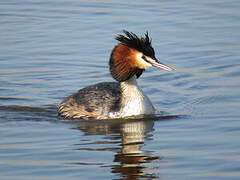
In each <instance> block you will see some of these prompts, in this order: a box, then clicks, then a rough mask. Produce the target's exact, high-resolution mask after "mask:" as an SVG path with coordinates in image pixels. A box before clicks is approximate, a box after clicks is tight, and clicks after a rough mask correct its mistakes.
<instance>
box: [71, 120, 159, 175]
mask: <svg viewBox="0 0 240 180" xmlns="http://www.w3.org/2000/svg"><path fill="white" fill-rule="evenodd" d="M153 125H154V121H153V120H146V119H145V120H128V121H120V122H119V121H118V122H116V121H115V122H91V123H82V124H78V126H77V127H75V128H74V129H78V130H81V131H83V132H84V133H85V134H86V135H93V134H94V135H103V134H105V135H106V136H107V137H105V138H104V139H108V140H110V142H109V141H102V142H99V141H98V142H93V143H87V145H88V148H78V150H90V151H92V150H97V151H106V150H110V151H116V154H115V156H114V162H118V163H119V164H117V165H116V164H114V165H110V167H111V168H112V172H113V173H116V174H118V175H120V176H121V177H122V179H131V180H134V179H140V178H141V179H142V178H143V179H145V178H147V179H148V178H151V179H155V178H156V179H157V178H158V176H157V175H156V173H154V172H153V169H157V168H158V167H153V165H154V164H155V165H156V164H157V163H151V164H150V165H149V164H148V165H147V164H146V163H150V162H153V161H156V160H159V157H158V156H153V155H151V154H153V153H152V152H151V151H145V150H142V147H143V146H144V144H145V141H148V140H150V139H151V137H152V134H151V132H152V131H154V129H153ZM110 143H111V144H114V143H115V144H117V145H118V146H117V147H116V146H114V148H113V147H112V148H109V146H108V148H105V147H104V148H102V145H104V144H105V145H106V144H110ZM91 144H101V148H96V146H95V148H94V149H91V147H90V146H91ZM81 145H82V144H81ZM85 145H86V144H85ZM119 146H120V147H119ZM104 167H106V166H105V165H104ZM107 167H109V166H108V165H107Z"/></svg>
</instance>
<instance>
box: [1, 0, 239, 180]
mask: <svg viewBox="0 0 240 180" xmlns="http://www.w3.org/2000/svg"><path fill="white" fill-rule="evenodd" d="M239 9H240V3H239V1H237V0H236V1H234V0H230V1H217V0H213V1H207V0H203V1H188V0H184V1H107V0H102V1H79V0H71V1H64V0H58V1H55V0H52V1H43V0H34V1H33V0H29V1H16V0H15V1H14V0H13V1H1V2H0V45H1V48H0V84H1V85H0V136H1V141H0V174H1V175H0V176H1V179H4V180H10V179H11V180H12V179H24V180H26V179H102V180H105V179H178V180H179V179H184V180H185V179H211V180H212V179H217V180H219V179H239V178H240V141H239V137H240V106H239V105H240V102H239V101H240V93H239V92H240V43H239V42H240V33H239V30H240V23H239V19H240V10H239ZM122 29H127V30H129V31H133V32H134V33H137V34H139V35H141V34H143V33H144V32H146V31H147V30H148V31H149V34H150V36H151V37H152V39H153V46H154V47H155V51H156V56H157V57H158V58H159V59H160V60H161V61H162V62H164V63H165V64H170V65H172V66H174V67H175V68H176V69H177V71H175V72H171V73H168V72H163V71H160V70H158V69H150V70H147V71H146V72H145V73H144V74H143V76H142V77H141V78H140V79H139V85H140V86H141V87H142V89H143V91H144V92H145V93H146V94H148V96H149V98H150V99H151V100H152V102H153V104H154V105H155V107H156V108H157V109H158V110H159V111H160V112H164V113H165V114H166V115H164V116H163V117H160V118H158V119H154V118H153V119H144V120H138V119H136V120H131V121H128V120H119V121H110V122H84V121H78V122H66V121H63V120H61V119H60V118H58V117H57V112H56V110H57V106H58V104H59V103H60V102H61V100H62V99H63V98H64V97H66V96H68V95H70V94H72V93H74V92H76V91H77V90H78V89H79V88H81V87H84V86H87V85H90V84H94V83H97V82H99V81H109V80H111V77H110V75H109V72H108V58H109V54H110V52H111V50H112V48H113V47H114V45H115V44H116V43H117V42H116V41H115V40H114V37H115V35H116V34H118V33H120V32H121V30H122Z"/></svg>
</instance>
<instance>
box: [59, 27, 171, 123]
mask: <svg viewBox="0 0 240 180" xmlns="http://www.w3.org/2000/svg"><path fill="white" fill-rule="evenodd" d="M124 33H125V34H126V37H125V36H123V35H119V36H117V38H116V39H117V40H119V41H120V43H119V44H118V45H117V46H116V47H115V48H114V49H113V51H112V53H111V56H110V61H109V66H110V72H111V75H112V76H113V78H114V79H115V80H117V81H118V82H102V83H98V84H95V85H91V86H87V87H85V88H82V89H80V90H79V91H78V92H77V93H75V94H73V95H71V96H69V97H67V98H66V99H65V100H64V101H63V102H62V103H61V104H60V105H59V108H58V113H59V115H60V116H62V117H65V118H73V119H76V118H82V119H109V118H125V117H130V116H135V115H146V114H147V115H150V114H154V113H155V108H154V107H153V105H152V103H151V101H150V100H149V98H148V97H147V96H146V95H144V93H143V91H142V90H141V89H140V88H139V86H138V84H137V81H136V79H137V78H138V77H140V75H141V74H142V72H143V71H144V70H145V69H147V68H149V67H152V66H155V67H158V68H162V69H165V70H168V71H170V70H172V68H170V67H168V66H166V65H164V64H162V63H159V62H158V61H157V59H156V58H155V55H154V50H153V48H152V46H151V41H150V40H149V37H148V34H146V35H145V36H146V37H145V38H143V37H142V38H138V37H137V36H136V35H135V34H133V33H129V32H127V31H124Z"/></svg>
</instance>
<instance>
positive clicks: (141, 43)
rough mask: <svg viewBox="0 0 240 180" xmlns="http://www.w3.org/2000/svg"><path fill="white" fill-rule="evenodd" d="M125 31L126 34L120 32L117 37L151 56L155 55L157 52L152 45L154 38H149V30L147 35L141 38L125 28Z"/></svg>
mask: <svg viewBox="0 0 240 180" xmlns="http://www.w3.org/2000/svg"><path fill="white" fill-rule="evenodd" d="M123 32H124V34H125V35H126V36H124V35H121V34H119V35H118V36H117V37H116V40H118V41H120V42H121V43H124V44H126V45H127V46H129V47H131V48H134V49H136V50H138V51H139V52H142V53H143V54H145V55H147V56H149V57H152V58H154V57H155V52H154V49H153V47H152V40H151V39H150V38H149V36H148V32H146V33H145V37H140V38H139V37H138V36H137V35H136V34H134V33H132V32H128V31H126V30H123Z"/></svg>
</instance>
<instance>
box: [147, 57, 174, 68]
mask: <svg viewBox="0 0 240 180" xmlns="http://www.w3.org/2000/svg"><path fill="white" fill-rule="evenodd" d="M148 62H150V63H151V64H152V66H154V67H156V68H159V69H163V70H165V71H173V70H175V69H174V68H172V67H170V66H167V65H165V64H163V63H161V62H159V61H158V60H157V59H152V58H149V59H148Z"/></svg>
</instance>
